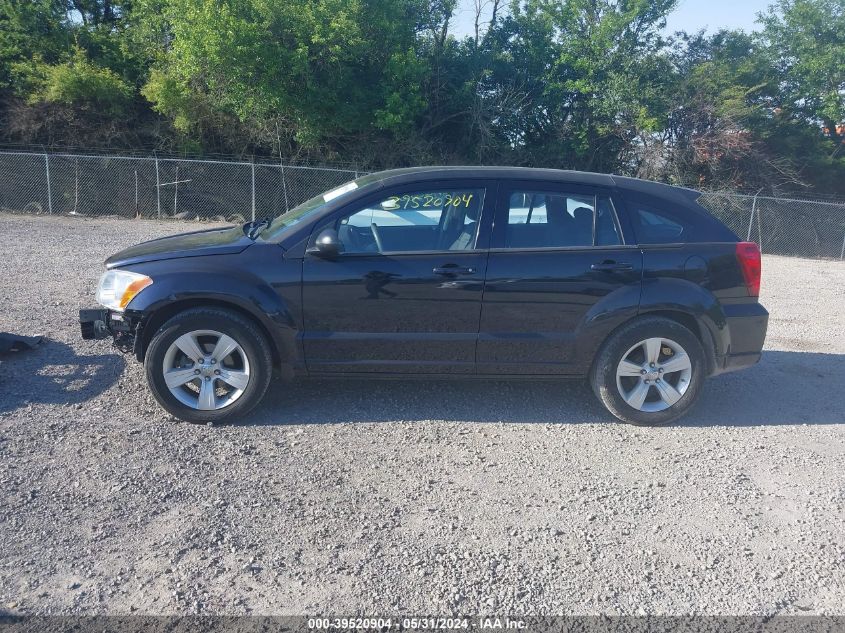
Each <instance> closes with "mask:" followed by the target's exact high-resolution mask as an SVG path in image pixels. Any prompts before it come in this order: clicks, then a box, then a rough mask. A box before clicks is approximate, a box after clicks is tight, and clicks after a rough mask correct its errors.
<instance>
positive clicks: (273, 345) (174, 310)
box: [134, 297, 291, 368]
mask: <svg viewBox="0 0 845 633" xmlns="http://www.w3.org/2000/svg"><path fill="white" fill-rule="evenodd" d="M193 308H220V309H223V310H228V311H229V312H233V313H235V314H237V315H239V316H240V317H242V318H245V319H248V320H249V321H250V322H252V323H254V324H255V325H256V326H257V327H258V329H259V330H260V331H261V333H262V334H263V335H264V337H265V338H266V340H267V342H268V343H269V345H270V355H271V357H272V359H273V366H274V367H277V368H281V367H283V366H285V365H286V364H288V363H290V362H291V361H290V356H289V353H288V351H287V350H285V349H284V347H283V344H282V343H281V342H280V341H279V338H278V336H274V335H273V332H272V331H271V326H269V325H268V324H267V323H266V321H265V319H263V318H262V317H261V316H260V315H258V314H255V313H254V312H253V311H251V310H248V309H247V308H245V307H244V306H242V305H240V304H238V303H236V302H234V301H229V300H226V299H224V298H220V297H202V298H190V299H180V300H176V301H172V302H169V303H165V304H163V305H161V306H159V307H157V308H156V309H154V310H151V311H149V313H147V314H145V315H144V317H143V318H142V320H141V325H140V328H139V331H138V334H137V336H136V339H135V349H134V352H135V356H136V358H137V359H138V360H139V361H141V362H143V361H144V357H145V356H146V352H147V349H148V347H149V345H150V341H151V340H152V338H153V336H154V335H155V333H156V332H157V331H158V330H159V328H160V327H161V326H162V325H164V324H165V323H166V322H167V321H168V320H169V319H171V318H173V317H174V316H176V315H177V314H179V313H180V312H184V311H186V310H191V309H193Z"/></svg>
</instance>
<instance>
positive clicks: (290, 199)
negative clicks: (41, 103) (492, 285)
mask: <svg viewBox="0 0 845 633" xmlns="http://www.w3.org/2000/svg"><path fill="white" fill-rule="evenodd" d="M364 173H366V172H359V171H355V170H353V169H336V168H330V167H304V166H295V165H280V164H269V163H248V162H237V161H214V160H187V159H176V158H150V157H147V158H132V157H125V156H90V155H77V154H36V153H27V152H2V151H0V211H6V212H9V211H11V212H15V213H43V214H56V215H82V216H109V215H112V216H120V217H125V218H162V219H165V218H176V219H189V220H194V219H200V220H217V221H227V222H242V221H246V220H252V219H261V218H269V217H275V216H277V215H279V214H281V213H284V212H285V211H287V210H289V209H291V208H293V207H295V206H296V205H298V204H300V203H301V202H304V201H305V200H307V199H308V198H311V197H312V196H315V195H317V194H318V193H321V192H323V191H326V190H328V189H332V188H334V187H337V186H338V185H341V184H343V183H345V182H347V181H349V180H352V179H353V178H357V177H358V176H360V175H362V174H364ZM700 202H701V203H702V204H703V205H704V206H705V207H707V209H708V210H710V212H711V213H713V214H714V215H716V216H717V217H718V218H719V219H721V220H722V221H723V222H725V224H727V225H728V226H729V227H730V228H731V229H733V231H734V232H735V233H736V234H737V235H739V236H740V237H741V238H743V239H750V240H754V241H756V242H757V243H759V244H760V245H761V247H762V250H763V252H764V253H771V254H777V255H796V256H801V257H812V258H836V259H843V258H845V202H842V201H839V202H831V201H813V200H806V199H791V198H773V197H766V196H759V195H758V196H751V195H744V194H737V193H732V192H710V193H705V194H704V195H703V196H702V197H701V199H700Z"/></svg>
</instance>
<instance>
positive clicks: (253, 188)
mask: <svg viewBox="0 0 845 633" xmlns="http://www.w3.org/2000/svg"><path fill="white" fill-rule="evenodd" d="M252 221H253V222H255V161H254V159H253V163H252Z"/></svg>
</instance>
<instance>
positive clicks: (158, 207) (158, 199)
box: [155, 156, 161, 220]
mask: <svg viewBox="0 0 845 633" xmlns="http://www.w3.org/2000/svg"><path fill="white" fill-rule="evenodd" d="M155 160H156V213H157V215H158V219H159V220H161V181H160V180H159V177H158V156H156V158H155Z"/></svg>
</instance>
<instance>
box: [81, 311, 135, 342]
mask: <svg viewBox="0 0 845 633" xmlns="http://www.w3.org/2000/svg"><path fill="white" fill-rule="evenodd" d="M139 325H140V322H136V321H135V320H134V319H132V318H130V317H128V316H127V315H125V314H122V313H120V312H114V311H112V310H106V309H104V308H97V309H92V310H80V311H79V327H80V329H81V330H82V338H84V339H85V340H89V341H90V340H94V339H104V338H109V337H111V338H113V339H114V345H115V347H117V348H118V349H119V350H121V351H122V352H132V351H134V350H135V340H136V338H137V334H138V327H139Z"/></svg>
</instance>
